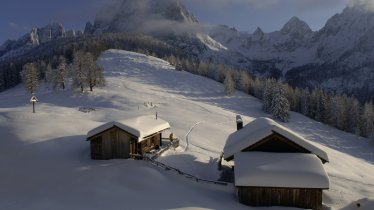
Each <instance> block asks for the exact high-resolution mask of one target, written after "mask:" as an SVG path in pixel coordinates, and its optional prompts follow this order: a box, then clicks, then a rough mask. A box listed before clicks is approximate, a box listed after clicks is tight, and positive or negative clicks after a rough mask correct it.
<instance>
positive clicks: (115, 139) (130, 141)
mask: <svg viewBox="0 0 374 210" xmlns="http://www.w3.org/2000/svg"><path fill="white" fill-rule="evenodd" d="M169 128H170V125H169V123H168V122H166V121H165V120H162V119H160V118H158V119H156V118H155V117H154V116H142V117H137V118H132V119H128V120H123V121H116V122H109V123H105V124H103V125H101V126H99V127H97V128H95V129H93V130H91V131H89V132H88V134H87V141H90V145H91V158H92V159H95V160H108V159H127V158H135V157H139V156H142V155H144V154H145V153H147V152H149V151H151V150H153V149H157V148H159V147H160V146H162V132H163V131H165V130H167V129H169Z"/></svg>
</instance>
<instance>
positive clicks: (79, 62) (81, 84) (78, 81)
mask: <svg viewBox="0 0 374 210" xmlns="http://www.w3.org/2000/svg"><path fill="white" fill-rule="evenodd" d="M84 60H85V54H84V52H83V51H78V52H75V53H74V60H73V72H72V76H73V86H74V87H75V88H79V89H80V91H81V92H83V91H84V88H85V86H86V80H87V72H88V68H87V67H86V66H84Z"/></svg>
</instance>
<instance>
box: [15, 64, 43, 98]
mask: <svg viewBox="0 0 374 210" xmlns="http://www.w3.org/2000/svg"><path fill="white" fill-rule="evenodd" d="M20 75H21V79H22V82H23V84H24V85H25V87H26V90H27V91H28V92H29V93H31V94H32V93H35V92H36V90H37V88H38V87H39V77H40V72H39V70H38V69H37V65H36V63H27V64H26V65H24V66H23V68H22V71H21V73H20Z"/></svg>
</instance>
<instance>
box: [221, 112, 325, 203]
mask: <svg viewBox="0 0 374 210" xmlns="http://www.w3.org/2000/svg"><path fill="white" fill-rule="evenodd" d="M224 159H225V160H227V161H230V160H234V162H235V167H234V176H235V186H236V187H237V190H238V198H239V201H240V202H241V203H243V204H246V205H250V206H290V207H299V208H309V209H318V210H319V209H322V191H323V190H324V189H329V178H328V175H327V173H326V171H325V169H324V167H323V163H326V162H328V161H329V160H328V156H327V154H326V152H324V151H323V150H321V149H320V148H318V147H317V146H315V145H313V144H312V143H311V142H309V141H308V140H306V139H304V138H303V137H301V136H300V135H298V134H296V133H295V132H293V131H291V130H290V129H288V128H286V127H284V126H282V125H280V124H278V123H276V122H275V121H273V120H271V119H269V118H258V119H255V120H254V121H252V122H251V123H249V124H247V125H246V126H244V127H243V128H242V129H240V130H238V131H237V132H235V133H233V134H231V135H230V136H229V137H228V140H227V142H226V145H225V148H224Z"/></svg>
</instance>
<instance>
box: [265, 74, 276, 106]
mask: <svg viewBox="0 0 374 210" xmlns="http://www.w3.org/2000/svg"><path fill="white" fill-rule="evenodd" d="M275 86H276V83H275V81H274V80H273V79H267V80H266V81H265V86H264V91H263V96H262V101H263V104H262V109H263V110H264V111H265V112H268V113H271V112H272V106H273V99H274V97H275Z"/></svg>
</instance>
